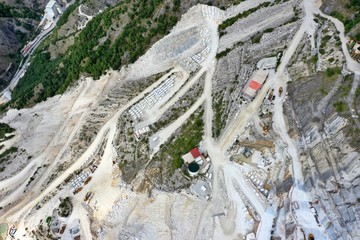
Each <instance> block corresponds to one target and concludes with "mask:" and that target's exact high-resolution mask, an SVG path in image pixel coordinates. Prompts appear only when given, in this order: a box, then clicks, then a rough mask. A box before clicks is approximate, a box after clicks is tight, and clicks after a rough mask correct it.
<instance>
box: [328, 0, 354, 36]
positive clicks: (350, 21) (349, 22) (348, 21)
mask: <svg viewBox="0 0 360 240" xmlns="http://www.w3.org/2000/svg"><path fill="white" fill-rule="evenodd" d="M346 7H347V8H348V10H349V11H348V13H350V16H348V17H346V16H344V14H343V13H344V12H343V13H341V12H339V11H337V10H334V11H332V12H331V13H330V15H331V16H333V17H335V18H337V19H339V21H341V22H342V23H343V24H344V27H345V33H347V32H350V31H351V30H352V29H353V28H354V27H355V26H356V25H357V24H358V23H360V2H359V0H350V3H349V4H346ZM351 13H353V14H351ZM355 38H356V40H360V33H358V34H356V35H355Z"/></svg>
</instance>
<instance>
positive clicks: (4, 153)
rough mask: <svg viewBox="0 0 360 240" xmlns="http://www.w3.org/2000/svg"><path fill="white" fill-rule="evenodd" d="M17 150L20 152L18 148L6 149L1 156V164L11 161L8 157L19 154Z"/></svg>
mask: <svg viewBox="0 0 360 240" xmlns="http://www.w3.org/2000/svg"><path fill="white" fill-rule="evenodd" d="M17 150H18V149H17V147H11V148H9V149H6V150H5V152H3V153H2V154H0V164H1V163H3V162H5V161H6V160H8V159H9V158H8V155H10V154H11V153H15V152H17Z"/></svg>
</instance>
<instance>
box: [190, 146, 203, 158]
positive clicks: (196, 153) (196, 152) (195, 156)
mask: <svg viewBox="0 0 360 240" xmlns="http://www.w3.org/2000/svg"><path fill="white" fill-rule="evenodd" d="M190 153H191V155H192V156H193V157H194V158H197V157H200V156H201V154H200V152H199V149H198V148H193V149H191V151H190Z"/></svg>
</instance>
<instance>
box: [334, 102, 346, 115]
mask: <svg viewBox="0 0 360 240" xmlns="http://www.w3.org/2000/svg"><path fill="white" fill-rule="evenodd" d="M333 107H334V108H335V110H336V111H337V112H344V111H345V110H346V104H345V103H344V102H343V101H337V102H335V103H334V104H333Z"/></svg>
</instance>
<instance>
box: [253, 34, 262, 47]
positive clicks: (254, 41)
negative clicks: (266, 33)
mask: <svg viewBox="0 0 360 240" xmlns="http://www.w3.org/2000/svg"><path fill="white" fill-rule="evenodd" d="M262 35H263V32H259V33H256V34H255V35H254V36H253V37H252V38H251V42H252V43H253V44H254V43H259V42H260V40H261V37H262Z"/></svg>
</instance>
